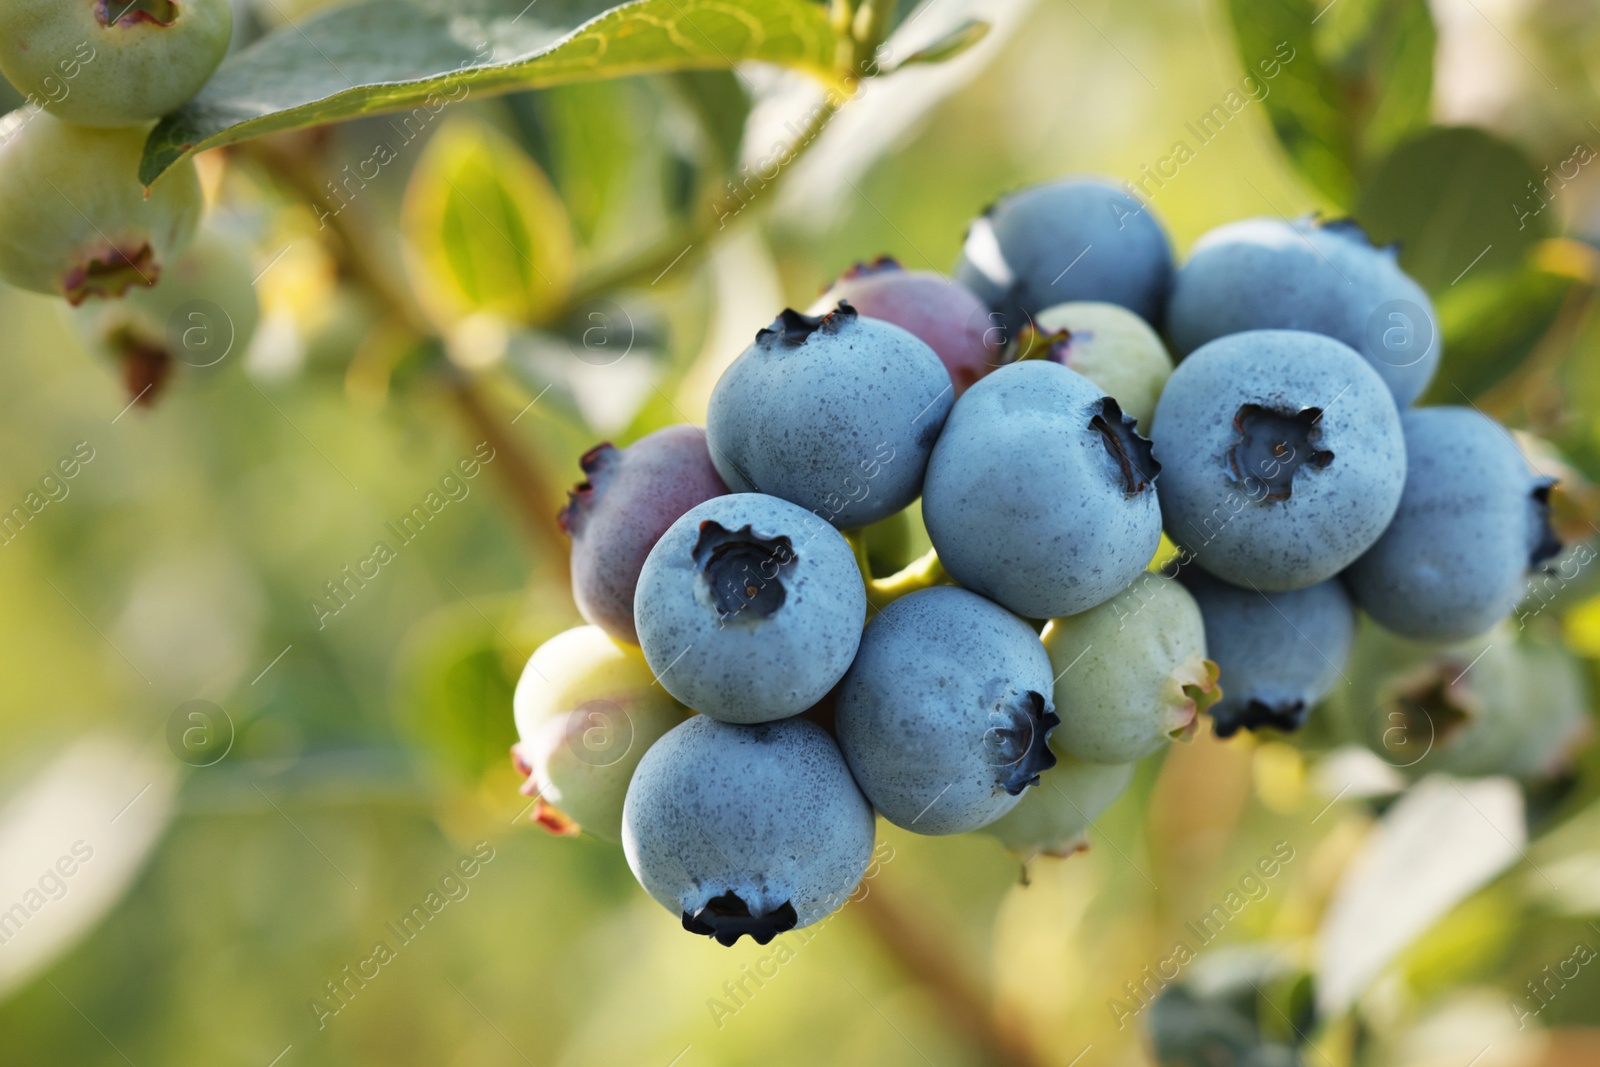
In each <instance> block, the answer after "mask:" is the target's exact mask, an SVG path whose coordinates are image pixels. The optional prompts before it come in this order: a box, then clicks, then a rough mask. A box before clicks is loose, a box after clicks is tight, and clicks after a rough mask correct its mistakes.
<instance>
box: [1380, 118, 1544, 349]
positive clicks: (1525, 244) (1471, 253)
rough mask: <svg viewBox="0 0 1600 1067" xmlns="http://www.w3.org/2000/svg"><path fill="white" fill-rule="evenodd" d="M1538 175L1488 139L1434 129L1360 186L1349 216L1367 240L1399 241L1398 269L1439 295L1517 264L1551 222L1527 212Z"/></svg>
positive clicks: (1471, 131) (1517, 154) (1479, 133)
mask: <svg viewBox="0 0 1600 1067" xmlns="http://www.w3.org/2000/svg"><path fill="white" fill-rule="evenodd" d="M1538 178H1539V171H1538V170H1537V168H1535V167H1534V165H1533V164H1532V163H1530V162H1529V161H1528V159H1527V157H1526V156H1524V155H1523V154H1522V152H1521V151H1519V150H1518V149H1517V148H1516V147H1514V146H1513V145H1511V144H1508V143H1507V142H1505V141H1502V140H1500V139H1499V138H1497V137H1495V136H1494V135H1493V134H1490V133H1488V132H1486V131H1484V130H1481V129H1478V128H1476V127H1450V128H1445V127H1437V128H1434V129H1430V130H1427V131H1425V132H1424V133H1422V134H1420V135H1419V136H1417V137H1414V138H1412V139H1411V140H1409V141H1407V142H1405V143H1404V144H1402V145H1400V147H1398V148H1396V149H1395V150H1394V152H1393V153H1391V154H1390V155H1389V157H1388V158H1387V159H1385V160H1384V161H1383V163H1382V164H1381V165H1380V166H1379V167H1378V169H1377V170H1376V171H1375V172H1374V173H1373V174H1372V176H1371V178H1370V179H1369V180H1368V181H1366V182H1364V183H1363V184H1362V189H1361V198H1360V203H1359V205H1358V207H1357V209H1356V217H1357V218H1359V219H1360V220H1361V223H1362V225H1363V226H1365V227H1366V229H1367V232H1368V233H1369V234H1371V235H1372V238H1373V240H1375V241H1379V242H1391V241H1398V242H1399V243H1400V263H1401V265H1402V266H1403V267H1405V269H1406V270H1407V271H1409V272H1410V273H1411V275H1412V276H1413V277H1415V278H1416V279H1417V280H1418V281H1419V282H1421V283H1422V284H1423V286H1425V287H1426V288H1427V289H1428V290H1429V291H1430V292H1435V293H1443V291H1444V290H1445V289H1448V288H1452V287H1455V286H1457V285H1459V284H1461V283H1462V282H1464V281H1465V280H1466V279H1467V278H1469V277H1471V276H1472V274H1477V273H1492V272H1494V271H1496V270H1503V269H1508V268H1515V267H1518V266H1520V265H1521V264H1522V262H1523V259H1524V257H1525V256H1526V254H1527V252H1528V251H1529V249H1531V248H1532V247H1533V245H1534V244H1535V243H1536V242H1537V241H1538V240H1539V239H1540V238H1541V237H1543V236H1545V234H1546V233H1547V232H1548V229H1549V223H1550V219H1551V216H1550V215H1549V214H1545V213H1538V214H1527V212H1530V211H1531V210H1532V209H1534V208H1536V207H1538V206H1539V205H1540V204H1541V203H1542V201H1539V200H1537V199H1536V198H1534V197H1533V194H1532V193H1531V192H1530V188H1531V186H1530V183H1533V182H1536V181H1537V180H1538ZM1446 345H1447V346H1448V339H1447V341H1446ZM1446 350H1447V351H1448V347H1447V349H1446Z"/></svg>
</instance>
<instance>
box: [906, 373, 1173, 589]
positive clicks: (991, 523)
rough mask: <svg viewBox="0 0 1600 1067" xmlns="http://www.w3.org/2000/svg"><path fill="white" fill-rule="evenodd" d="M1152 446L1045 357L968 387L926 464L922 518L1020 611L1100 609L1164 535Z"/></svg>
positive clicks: (1109, 404) (943, 549)
mask: <svg viewBox="0 0 1600 1067" xmlns="http://www.w3.org/2000/svg"><path fill="white" fill-rule="evenodd" d="M1159 470H1160V468H1159V467H1158V466H1157V465H1156V464H1155V463H1154V462H1153V461H1152V459H1151V456H1150V444H1149V442H1148V441H1146V440H1145V439H1144V438H1142V437H1140V436H1139V435H1138V434H1137V433H1135V432H1134V429H1133V420H1132V419H1131V418H1128V417H1126V416H1125V415H1123V413H1122V410H1121V408H1120V407H1119V406H1118V404H1117V402H1116V401H1115V400H1113V399H1111V398H1110V397H1107V396H1106V395H1105V394H1104V393H1102V392H1101V391H1100V390H1099V389H1098V388H1096V387H1095V386H1094V385H1093V384H1092V383H1091V382H1090V381H1089V380H1088V379H1086V378H1084V377H1083V376H1082V375H1080V374H1078V373H1077V372H1076V371H1071V370H1068V369H1067V368H1065V367H1062V366H1058V365H1056V364H1053V363H1048V362H1043V361H1039V360H1028V361H1026V362H1023V363H1016V364H1012V365H1011V366H1007V367H1002V368H1001V369H1000V370H998V371H996V372H995V373H993V374H991V375H989V376H988V377H987V378H985V379H983V380H982V381H981V382H979V383H978V384H977V385H975V386H973V387H972V388H971V389H969V390H968V391H967V394H966V395H965V396H963V397H962V398H961V402H960V403H959V404H957V405H956V408H955V411H954V412H952V413H951V415H950V421H949V423H948V424H947V425H946V426H945V431H944V434H943V435H942V436H941V437H940V438H939V443H938V445H937V446H935V448H934V450H933V458H932V459H931V460H930V461H929V463H928V476H927V479H926V481H925V483H924V486H923V500H922V517H923V521H924V522H925V523H926V525H927V527H928V535H929V536H930V537H931V538H932V539H933V544H934V547H935V548H937V549H938V551H939V559H940V560H941V561H942V562H943V564H944V566H945V569H946V570H947V571H949V573H950V575H951V576H952V577H954V578H955V579H956V581H958V582H960V583H961V584H962V585H964V586H966V587H967V588H968V589H971V590H973V591H974V592H977V593H981V594H983V595H984V596H986V597H989V598H990V599H991V600H995V601H998V602H999V603H1001V604H1003V605H1005V606H1006V607H1008V608H1010V609H1011V610H1012V611H1015V612H1017V613H1018V614H1019V615H1024V616H1027V617H1029V618H1035V619H1045V618H1054V617H1057V616H1061V615H1071V614H1074V613H1075V612H1079V611H1083V610H1085V609H1087V608H1090V607H1093V606H1094V605H1095V604H1098V603H1100V602H1101V601H1103V600H1106V599H1107V598H1109V597H1111V596H1114V595H1116V593H1118V592H1119V591H1121V590H1122V589H1123V588H1125V587H1126V586H1127V584H1128V583H1129V582H1131V581H1133V579H1134V578H1135V577H1137V576H1138V575H1139V574H1140V573H1141V572H1143V570H1144V568H1145V565H1146V564H1148V563H1149V562H1150V558H1151V557H1152V556H1153V555H1154V554H1155V551H1156V548H1157V547H1158V546H1159V545H1160V543H1161V512H1160V508H1159V507H1158V505H1157V503H1156V492H1155V488H1154V481H1155V477H1156V474H1157V472H1158V471H1159Z"/></svg>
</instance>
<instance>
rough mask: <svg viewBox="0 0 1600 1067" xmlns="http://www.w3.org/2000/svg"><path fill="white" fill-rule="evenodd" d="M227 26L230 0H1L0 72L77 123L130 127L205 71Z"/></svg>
mask: <svg viewBox="0 0 1600 1067" xmlns="http://www.w3.org/2000/svg"><path fill="white" fill-rule="evenodd" d="M232 34H233V4H232V3H230V0H72V2H62V3H47V4H38V3H31V2H29V0H3V2H0V71H4V72H5V76H6V77H7V78H9V79H10V80H11V84H13V85H15V86H16V87H17V89H18V90H20V91H21V92H23V93H25V94H28V95H29V96H32V97H35V98H37V99H39V100H42V101H44V106H45V108H46V110H48V111H50V112H51V113H52V114H54V115H56V116H57V117H59V118H61V119H63V120H64V121H67V122H70V123H73V124H74V125H77V126H136V125H138V124H140V123H143V122H147V121H150V120H153V119H158V118H160V117H161V116H163V115H165V114H167V113H168V112H169V111H176V110H177V109H178V108H179V107H181V106H183V105H184V104H185V103H187V102H188V100H189V98H190V97H192V96H194V95H195V94H196V93H198V92H199V91H200V89H201V88H202V87H203V86H204V85H205V84H206V82H207V80H209V79H210V77H211V74H212V72H213V71H215V70H216V69H217V65H218V64H219V63H221V62H222V57H223V54H224V53H225V52H227V50H228V41H229V38H230V37H231V36H232Z"/></svg>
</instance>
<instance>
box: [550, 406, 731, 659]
mask: <svg viewBox="0 0 1600 1067" xmlns="http://www.w3.org/2000/svg"><path fill="white" fill-rule="evenodd" d="M579 463H580V464H581V465H582V467H583V473H584V476H585V480H584V481H582V482H580V483H579V484H578V485H577V487H576V488H574V489H573V490H572V492H571V493H570V494H568V495H569V497H570V500H569V502H568V503H567V506H566V507H565V508H564V509H562V512H561V527H562V529H564V530H566V531H567V533H569V534H571V535H572V597H573V599H574V600H576V601H577V603H578V610H579V611H580V612H582V613H583V617H584V618H585V619H587V620H589V621H590V622H592V623H594V624H595V625H597V626H600V627H603V628H604V629H605V631H606V632H607V633H609V634H610V635H611V636H612V637H615V638H616V639H617V640H619V641H630V642H632V643H634V644H638V642H639V635H638V633H637V631H636V630H635V629H634V622H633V594H634V590H635V589H636V588H637V586H638V584H639V571H640V570H641V569H642V568H643V567H644V561H645V557H646V556H648V555H649V554H650V549H651V548H652V547H653V546H654V545H655V543H656V542H657V541H659V540H660V539H661V535H662V534H663V533H665V532H666V531H667V528H668V527H669V526H671V525H672V524H673V523H674V522H676V521H678V517H679V516H680V515H682V514H683V513H684V512H686V511H688V510H689V509H690V508H692V507H694V506H695V505H696V504H699V503H701V502H702V501H706V500H710V499H711V498H712V497H714V496H721V495H723V494H724V493H726V492H727V491H728V490H727V487H726V486H724V485H723V484H722V479H721V478H719V477H717V471H716V468H715V467H713V466H712V465H711V454H710V452H708V451H707V450H706V435H705V431H704V430H702V429H700V427H698V426H688V425H682V426H668V427H667V428H666V429H664V430H657V431H656V432H655V433H652V434H647V435H646V436H644V437H641V438H640V439H639V440H637V441H635V442H634V443H633V444H631V445H629V446H628V447H627V448H622V449H619V448H615V447H613V446H612V445H611V443H610V442H605V443H603V444H599V445H596V446H595V447H594V448H591V449H590V450H589V451H588V452H586V453H584V455H583V458H582V459H581V460H580V461H579Z"/></svg>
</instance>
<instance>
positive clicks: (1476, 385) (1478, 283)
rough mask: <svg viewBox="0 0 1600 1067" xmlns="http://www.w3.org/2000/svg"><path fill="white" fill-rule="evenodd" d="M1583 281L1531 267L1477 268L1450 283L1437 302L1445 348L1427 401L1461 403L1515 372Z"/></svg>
mask: <svg viewBox="0 0 1600 1067" xmlns="http://www.w3.org/2000/svg"><path fill="white" fill-rule="evenodd" d="M1581 284H1583V283H1582V282H1581V281H1580V280H1579V279H1577V278H1574V277H1572V276H1571V275H1569V274H1561V273H1556V272H1553V271H1549V270H1543V269H1539V268H1537V267H1533V266H1529V267H1525V268H1522V269H1516V270H1508V271H1492V272H1491V271H1485V272H1483V273H1482V274H1479V273H1478V272H1476V271H1474V272H1472V273H1471V274H1469V275H1468V276H1467V277H1466V278H1463V279H1462V280H1461V281H1460V282H1459V283H1458V284H1456V285H1452V286H1446V287H1445V288H1444V290H1443V291H1441V292H1440V293H1439V295H1438V298H1437V300H1436V301H1435V303H1434V306H1435V309H1436V310H1437V311H1438V313H1439V329H1440V333H1441V335H1442V336H1443V339H1444V350H1443V353H1444V354H1443V357H1442V362H1441V363H1440V366H1439V371H1438V373H1437V374H1435V375H1434V379H1433V384H1432V386H1430V387H1429V390H1428V394H1427V398H1426V402H1428V403H1435V404H1460V403H1463V402H1464V401H1463V400H1462V396H1463V394H1465V395H1466V396H1468V397H1477V396H1480V395H1482V394H1483V393H1484V392H1485V391H1487V390H1488V389H1490V388H1492V387H1493V386H1495V385H1496V384H1498V383H1499V382H1501V381H1502V380H1503V379H1505V378H1506V377H1507V376H1508V375H1510V374H1511V372H1513V371H1515V370H1516V369H1517V368H1518V367H1519V366H1520V365H1521V364H1522V362H1523V360H1525V359H1527V357H1528V356H1529V355H1530V354H1531V353H1532V352H1533V350H1534V348H1535V347H1537V346H1538V344H1539V342H1540V340H1541V339H1542V338H1543V337H1544V335H1545V333H1546V332H1547V331H1548V330H1549V329H1550V327H1551V325H1552V324H1553V323H1554V322H1555V320H1556V316H1557V314H1559V313H1560V311H1561V307H1562V305H1563V303H1565V301H1566V299H1567V296H1568V294H1570V293H1571V292H1572V291H1573V288H1574V287H1575V286H1578V285H1581Z"/></svg>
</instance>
